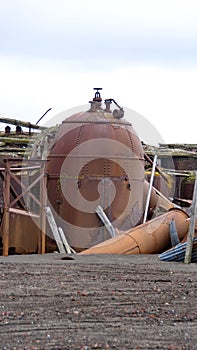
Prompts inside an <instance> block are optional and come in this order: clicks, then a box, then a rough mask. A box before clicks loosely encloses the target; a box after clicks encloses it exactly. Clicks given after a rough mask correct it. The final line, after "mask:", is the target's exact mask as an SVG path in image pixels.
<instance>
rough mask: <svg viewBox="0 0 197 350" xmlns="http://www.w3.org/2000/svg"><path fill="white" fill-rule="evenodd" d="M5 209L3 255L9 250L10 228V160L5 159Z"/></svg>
mask: <svg viewBox="0 0 197 350" xmlns="http://www.w3.org/2000/svg"><path fill="white" fill-rule="evenodd" d="M3 193H4V209H3V255H5V256H7V255H8V251H9V230H10V213H9V209H10V162H9V161H8V160H7V159H6V161H5V176H4V191H3Z"/></svg>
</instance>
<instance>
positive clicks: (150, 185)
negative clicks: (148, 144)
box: [143, 154, 157, 224]
mask: <svg viewBox="0 0 197 350" xmlns="http://www.w3.org/2000/svg"><path fill="white" fill-rule="evenodd" d="M156 163H157V154H155V156H154V160H153V167H152V172H151V177H150V184H149V188H148V194H147V199H146V206H145V212H144V220H143V224H144V223H145V222H146V219H147V214H148V207H149V203H150V196H151V191H152V187H153V179H154V175H155V167H156Z"/></svg>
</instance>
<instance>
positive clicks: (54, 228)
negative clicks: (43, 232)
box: [46, 207, 66, 254]
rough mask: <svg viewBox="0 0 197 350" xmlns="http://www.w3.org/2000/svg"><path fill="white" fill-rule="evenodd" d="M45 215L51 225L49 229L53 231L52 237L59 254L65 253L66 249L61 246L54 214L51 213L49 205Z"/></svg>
mask: <svg viewBox="0 0 197 350" xmlns="http://www.w3.org/2000/svg"><path fill="white" fill-rule="evenodd" d="M46 217H47V220H48V223H49V225H50V227H51V231H52V233H53V237H54V239H55V241H56V244H57V247H58V249H59V252H60V253H61V254H62V253H63V254H65V253H66V251H65V249H64V246H63V243H62V240H61V238H60V235H59V231H58V228H57V225H56V222H55V219H54V216H53V213H52V211H51V208H50V207H46Z"/></svg>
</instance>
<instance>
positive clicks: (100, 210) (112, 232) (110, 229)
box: [95, 205, 116, 237]
mask: <svg viewBox="0 0 197 350" xmlns="http://www.w3.org/2000/svg"><path fill="white" fill-rule="evenodd" d="M95 212H96V213H97V215H98V217H99V218H100V219H101V221H102V222H103V223H104V225H105V227H106V229H107V231H108V232H109V233H110V235H111V237H115V236H116V232H115V229H114V227H113V225H112V223H111V222H110V221H109V219H108V217H107V215H106V214H105V212H104V210H103V208H102V207H101V206H100V205H98V206H97V207H96V209H95Z"/></svg>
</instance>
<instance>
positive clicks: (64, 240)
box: [58, 227, 72, 254]
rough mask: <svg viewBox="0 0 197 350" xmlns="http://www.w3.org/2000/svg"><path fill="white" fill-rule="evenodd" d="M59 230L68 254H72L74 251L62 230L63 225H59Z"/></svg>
mask: <svg viewBox="0 0 197 350" xmlns="http://www.w3.org/2000/svg"><path fill="white" fill-rule="evenodd" d="M58 230H59V234H60V237H61V240H62V242H63V245H64V247H65V249H66V252H67V253H68V254H71V253H72V252H71V248H70V246H69V244H68V241H67V239H66V237H65V234H64V231H63V230H62V228H61V227H58Z"/></svg>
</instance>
